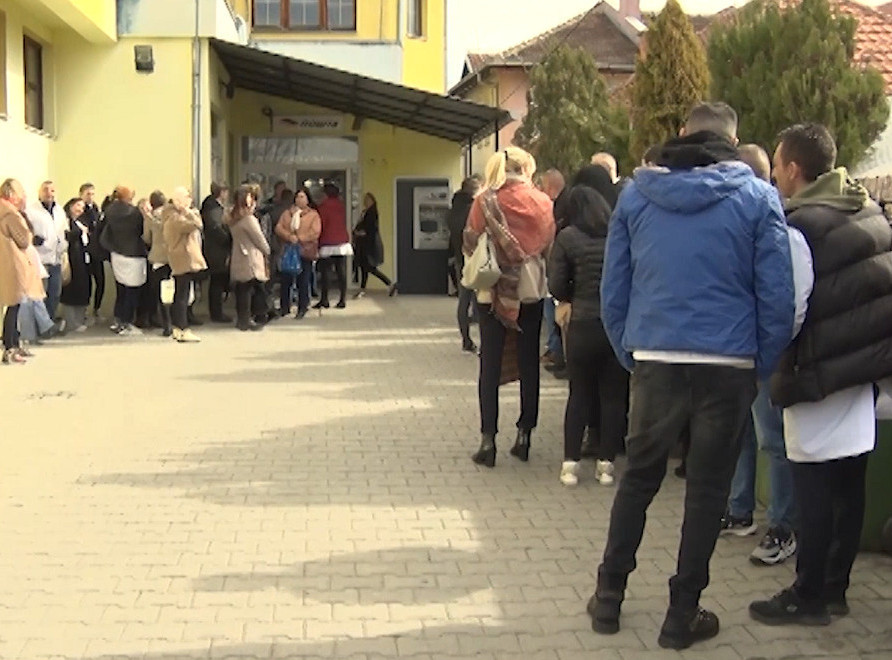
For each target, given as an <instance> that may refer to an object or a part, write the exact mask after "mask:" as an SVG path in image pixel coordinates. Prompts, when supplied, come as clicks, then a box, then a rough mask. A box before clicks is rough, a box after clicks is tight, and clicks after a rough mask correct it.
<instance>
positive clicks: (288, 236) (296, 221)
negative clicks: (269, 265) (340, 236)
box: [276, 187, 322, 320]
mask: <svg viewBox="0 0 892 660" xmlns="http://www.w3.org/2000/svg"><path fill="white" fill-rule="evenodd" d="M321 232H322V220H321V219H320V217H319V213H318V212H317V211H316V205H315V204H314V203H313V201H312V197H311V196H310V191H309V189H307V188H306V187H303V188H300V189H299V190H298V191H297V193H296V194H295V195H294V205H293V206H292V207H291V208H290V209H288V210H287V211H285V212H284V213H282V216H281V217H280V218H279V222H278V223H277V224H276V236H278V237H279V239H280V240H281V241H282V243H283V244H284V245H285V246H286V249H288V248H287V246H289V245H293V246H296V248H297V249H298V251H299V255H300V272H299V273H296V274H295V273H294V272H291V273H286V272H282V271H281V270H280V272H279V278H280V279H279V283H280V291H281V299H280V304H279V309H280V310H281V313H282V315H283V316H284V315H285V314H287V313H288V311H289V310H290V309H291V290H292V287H293V286H294V285H295V284H296V285H297V312H296V313H295V315H294V318H295V319H297V320H300V319H302V318H303V317H305V316H306V315H307V309H309V307H310V277H311V275H312V273H313V261H314V260H315V259H317V258H318V256H319V234H320V233H321Z"/></svg>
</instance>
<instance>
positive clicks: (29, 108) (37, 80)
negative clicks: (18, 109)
mask: <svg viewBox="0 0 892 660" xmlns="http://www.w3.org/2000/svg"><path fill="white" fill-rule="evenodd" d="M24 44H25V59H24V65H25V123H26V124H27V125H28V126H31V127H32V128H37V129H40V130H43V128H44V114H43V47H42V46H41V45H40V44H39V43H37V42H36V41H34V40H33V39H31V38H29V37H24Z"/></svg>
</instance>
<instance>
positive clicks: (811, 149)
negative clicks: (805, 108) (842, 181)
mask: <svg viewBox="0 0 892 660" xmlns="http://www.w3.org/2000/svg"><path fill="white" fill-rule="evenodd" d="M777 142H778V144H779V145H780V152H781V157H782V158H783V159H784V162H787V163H796V164H797V165H798V166H799V169H800V170H802V177H803V178H804V179H805V180H806V181H809V182H811V181H814V180H815V179H817V178H818V177H819V176H821V175H822V174H826V173H827V172H829V171H830V170H832V169H833V168H834V167H836V142H835V141H834V140H833V136H832V135H831V134H830V131H829V130H827V127H826V126H824V125H822V124H815V123H807V124H795V125H794V126H790V127H789V128H785V129H784V130H782V131H781V132H780V134H779V135H778V136H777Z"/></svg>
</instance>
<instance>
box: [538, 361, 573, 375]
mask: <svg viewBox="0 0 892 660" xmlns="http://www.w3.org/2000/svg"><path fill="white" fill-rule="evenodd" d="M542 366H543V367H545V370H546V371H550V372H552V373H554V372H556V371H566V370H567V362H566V361H565V360H563V359H561V358H552V361H551V362H545V363H544V364H543V365H542Z"/></svg>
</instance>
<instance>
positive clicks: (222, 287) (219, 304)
mask: <svg viewBox="0 0 892 660" xmlns="http://www.w3.org/2000/svg"><path fill="white" fill-rule="evenodd" d="M228 288H229V273H211V276H210V282H209V283H208V314H209V315H210V317H211V320H212V321H219V320H220V319H222V318H223V294H224V293H226V290H227V289H228Z"/></svg>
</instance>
